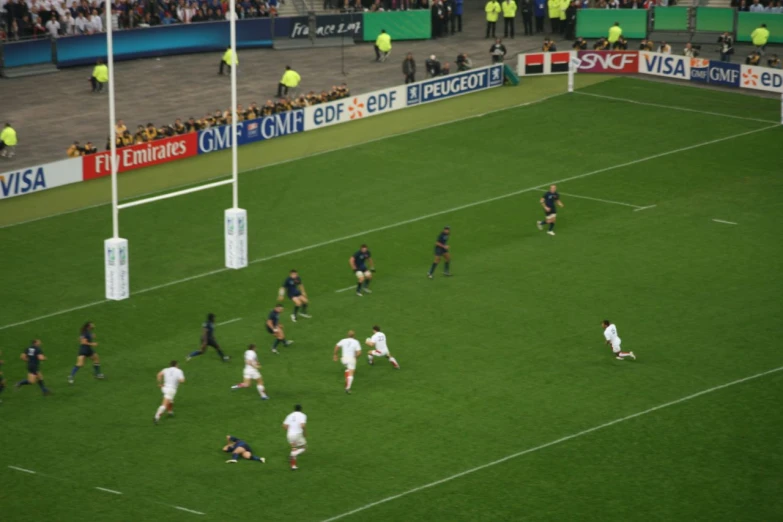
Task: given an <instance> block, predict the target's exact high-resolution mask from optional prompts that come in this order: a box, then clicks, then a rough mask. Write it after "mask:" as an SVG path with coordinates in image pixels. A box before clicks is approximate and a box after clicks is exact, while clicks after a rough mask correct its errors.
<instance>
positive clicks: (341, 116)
mask: <svg viewBox="0 0 783 522" xmlns="http://www.w3.org/2000/svg"><path fill="white" fill-rule="evenodd" d="M406 106H407V105H406V104H405V90H404V88H401V87H395V88H393V89H383V90H381V91H375V92H371V93H368V94H359V95H357V96H350V97H348V98H343V99H341V100H333V101H330V102H327V103H320V104H318V105H313V106H311V107H306V108H305V109H304V113H305V123H304V130H305V131H311V130H314V129H320V128H322V127H328V126H329V125H335V124H337V123H345V122H348V121H357V120H361V119H362V118H367V117H369V116H377V115H378V114H383V113H385V112H391V111H396V110H398V109H404V108H405V107H406Z"/></svg>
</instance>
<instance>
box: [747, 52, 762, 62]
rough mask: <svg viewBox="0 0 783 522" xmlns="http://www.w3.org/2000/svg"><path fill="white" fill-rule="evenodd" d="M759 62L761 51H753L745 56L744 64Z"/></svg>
mask: <svg viewBox="0 0 783 522" xmlns="http://www.w3.org/2000/svg"><path fill="white" fill-rule="evenodd" d="M759 62H761V53H759V52H758V51H753V52H752V53H750V54H749V55H748V57H747V58H745V64H746V65H758V64H759Z"/></svg>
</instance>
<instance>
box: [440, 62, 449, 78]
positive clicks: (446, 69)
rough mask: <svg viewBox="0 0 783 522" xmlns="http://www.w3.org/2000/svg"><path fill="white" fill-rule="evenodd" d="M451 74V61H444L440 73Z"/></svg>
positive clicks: (443, 74) (442, 74)
mask: <svg viewBox="0 0 783 522" xmlns="http://www.w3.org/2000/svg"><path fill="white" fill-rule="evenodd" d="M449 74H451V67H450V66H449V62H443V65H442V66H441V68H440V75H441V76H448V75H449Z"/></svg>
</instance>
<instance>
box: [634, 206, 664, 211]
mask: <svg viewBox="0 0 783 522" xmlns="http://www.w3.org/2000/svg"><path fill="white" fill-rule="evenodd" d="M657 206H658V205H647V206H646V207H639V208H637V209H636V210H634V212H639V211H640V210H647V209H648V208H655V207H657Z"/></svg>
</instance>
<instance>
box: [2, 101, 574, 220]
mask: <svg viewBox="0 0 783 522" xmlns="http://www.w3.org/2000/svg"><path fill="white" fill-rule="evenodd" d="M564 94H567V93H565V92H561V93H558V94H553V95H551V96H545V97H543V98H540V99H538V100H533V101H529V102H524V103H518V104H516V105H511V106H509V107H503V108H501V109H494V110H491V111H489V112H485V113H482V114H474V115H472V116H464V117H462V118H455V119H453V120H449V121H444V122H441V123H435V124H433V125H428V126H426V127H419V128H416V129H412V130H408V131H403V132H397V133H395V134H388V135H386V136H382V137H380V138H373V139H371V140H366V141H360V142H357V143H351V144H350V145H344V146H342V147H335V148H333V149H327V150H322V151H319V152H313V153H311V154H305V155H303V156H297V157H296V158H289V159H284V160H280V161H275V162H273V163H267V164H266V165H260V166H256V167H250V168H247V169H245V170H240V171H239V174H247V173H248V172H253V171H256V170H262V169H268V168H272V167H278V166H280V165H286V164H288V163H293V162H295V161H299V160H304V159H308V158H315V157H318V156H322V155H324V154H330V153H332V152H340V151H342V150H346V149H351V148H353V147H361V146H362V145H368V144H370V143H376V142H379V141H383V140H387V139H389V138H397V137H399V136H407V135H408V134H414V133H416V132H421V131H426V130H430V129H434V128H437V127H442V126H444V125H451V124H452V123H459V122H462V121H467V120H472V119H473V118H481V117H484V116H486V115H488V114H495V113H498V112H503V111H508V110H513V109H519V108H520V107H527V106H529V105H535V104H538V103H542V102H545V101H547V100H551V99H552V98H557V97H558V96H562V95H564ZM226 177H228V179H231V177H230V175H229V174H226V175H221V176H213V177H211V178H207V179H204V180H201V181H194V182H192V183H185V184H182V185H176V186H174V187H169V188H165V189H160V190H154V191H152V192H146V193H144V194H138V195H136V196H129V197H127V198H122V199H120V201H133V200H136V199H138V198H147V197H149V196H155V195H157V194H165V193H167V192H169V191H171V190H180V189H186V188H188V187H194V186H200V185H201V184H202V183H207V182H212V181H218V180H221V179H223V178H226ZM228 179H226V180H225V181H228ZM109 205H111V202H107V203H98V204H97V205H90V206H88V207H83V208H77V209H73V210H66V211H65V212H58V213H57V214H51V215H48V216H42V217H37V218H34V219H28V220H26V221H18V222H16V223H9V224H7V225H0V230H2V229H4V228H10V227H15V226H18V225H25V224H27V223H34V222H36V221H42V220H44V219H49V218H54V217H59V216H65V215H67V214H74V213H76V212H81V211H82V210H89V209H92V208H98V207H106V206H109Z"/></svg>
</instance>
